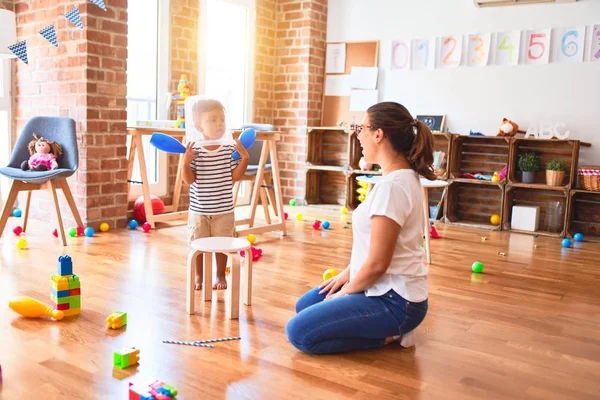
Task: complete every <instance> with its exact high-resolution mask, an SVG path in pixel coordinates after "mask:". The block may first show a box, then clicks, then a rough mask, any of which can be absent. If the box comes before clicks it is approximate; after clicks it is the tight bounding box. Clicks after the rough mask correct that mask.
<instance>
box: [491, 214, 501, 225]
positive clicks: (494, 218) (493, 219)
mask: <svg viewBox="0 0 600 400" xmlns="http://www.w3.org/2000/svg"><path fill="white" fill-rule="evenodd" d="M490 223H491V224H492V225H500V216H499V215H498V214H494V215H492V216H491V217H490Z"/></svg>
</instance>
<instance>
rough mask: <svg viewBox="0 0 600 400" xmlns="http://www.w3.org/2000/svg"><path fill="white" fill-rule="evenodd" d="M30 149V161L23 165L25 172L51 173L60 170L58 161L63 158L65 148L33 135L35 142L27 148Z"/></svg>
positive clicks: (24, 162) (30, 143)
mask: <svg viewBox="0 0 600 400" xmlns="http://www.w3.org/2000/svg"><path fill="white" fill-rule="evenodd" d="M27 148H28V149H29V155H30V157H29V160H25V161H23V162H22V163H21V169H22V170H23V171H28V170H31V171H51V170H53V169H57V168H58V162H57V160H58V159H60V158H61V157H62V156H63V148H62V146H61V145H60V144H58V143H56V142H51V141H49V140H48V139H44V138H43V137H41V136H38V135H37V134H35V133H34V134H33V140H32V141H31V142H29V145H28V146H27Z"/></svg>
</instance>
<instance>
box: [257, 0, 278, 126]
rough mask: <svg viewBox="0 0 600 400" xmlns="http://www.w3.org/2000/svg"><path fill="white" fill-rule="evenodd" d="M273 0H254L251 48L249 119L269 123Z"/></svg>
mask: <svg viewBox="0 0 600 400" xmlns="http://www.w3.org/2000/svg"><path fill="white" fill-rule="evenodd" d="M276 18H277V1H276V0H258V1H257V3H256V35H255V38H256V40H255V42H256V44H255V48H254V57H255V62H254V104H253V108H254V111H253V114H254V118H253V122H256V123H265V124H272V123H273V114H274V108H275V107H274V106H275V103H274V93H273V85H274V80H275V66H276V61H277V59H276V56H275V39H276V30H277V22H276Z"/></svg>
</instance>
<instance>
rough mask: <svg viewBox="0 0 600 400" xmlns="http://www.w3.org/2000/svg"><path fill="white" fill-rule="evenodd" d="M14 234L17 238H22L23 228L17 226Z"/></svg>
mask: <svg viewBox="0 0 600 400" xmlns="http://www.w3.org/2000/svg"><path fill="white" fill-rule="evenodd" d="M13 233H14V234H15V235H17V236H21V233H23V228H21V227H20V226H15V228H14V229H13Z"/></svg>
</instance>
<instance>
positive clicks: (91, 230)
mask: <svg viewBox="0 0 600 400" xmlns="http://www.w3.org/2000/svg"><path fill="white" fill-rule="evenodd" d="M83 234H84V235H85V236H87V237H92V236H94V228H92V227H91V226H88V227H87V228H85V230H84V231H83Z"/></svg>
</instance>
